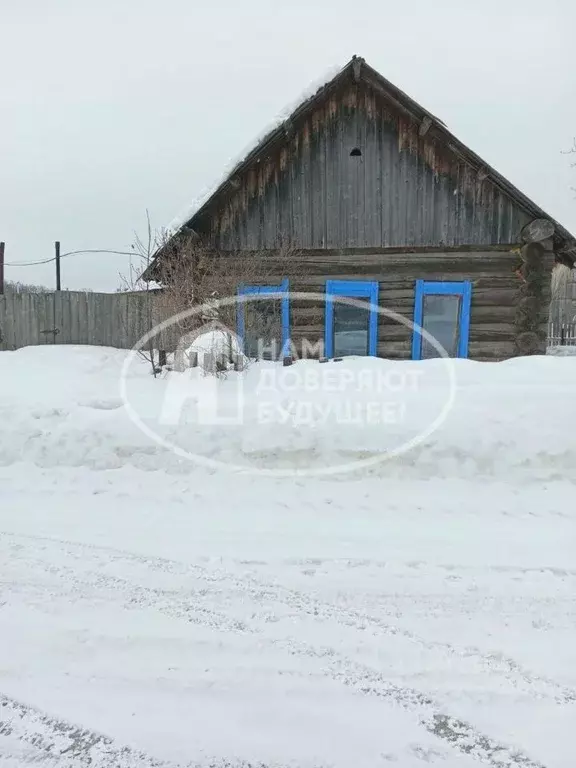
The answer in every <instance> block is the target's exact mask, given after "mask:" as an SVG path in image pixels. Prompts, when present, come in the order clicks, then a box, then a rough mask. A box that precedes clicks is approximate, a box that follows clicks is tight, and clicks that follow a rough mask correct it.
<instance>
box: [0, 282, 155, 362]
mask: <svg viewBox="0 0 576 768" xmlns="http://www.w3.org/2000/svg"><path fill="white" fill-rule="evenodd" d="M157 303H158V297H157V295H156V294H155V293H153V292H150V293H146V292H142V293H132V294H129V293H86V292H84V291H56V292H54V293H51V292H45V293H24V292H23V293H8V294H6V295H3V296H0V350H10V349H19V348H20V347H26V346H31V345H37V344H52V343H54V342H55V343H57V344H91V345H101V346H109V347H117V348H119V349H130V348H131V347H133V346H134V344H135V343H136V342H137V341H138V340H139V339H140V338H141V337H142V336H143V335H144V334H145V333H147V332H148V331H150V330H151V329H152V327H153V317H154V319H156V318H158V311H155V304H157ZM156 322H157V319H156ZM54 329H57V330H58V333H57V334H54V333H52V331H53V330H54Z"/></svg>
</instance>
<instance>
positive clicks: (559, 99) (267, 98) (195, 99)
mask: <svg viewBox="0 0 576 768" xmlns="http://www.w3.org/2000/svg"><path fill="white" fill-rule="evenodd" d="M575 30H576V3H574V0H547V1H546V2H541V0H538V1H537V2H536V0H481V1H480V0H436V1H435V2H431V1H430V0H410V2H398V0H394V2H388V0H355V1H354V2H350V1H349V0H290V2H287V1H284V2H277V0H233V1H232V0H210V2H198V0H0V31H1V35H0V71H1V72H2V75H1V77H0V94H1V99H0V150H1V151H0V162H1V165H0V240H4V241H6V261H7V262H8V263H12V262H19V261H20V262H21V261H31V260H39V259H43V258H50V257H51V256H52V255H53V243H54V240H61V241H62V250H63V252H65V251H70V250H76V249H81V248H113V249H119V250H124V249H128V248H129V245H130V243H131V242H132V241H133V233H134V230H138V231H141V232H142V231H144V228H145V210H146V209H147V208H148V209H149V210H150V215H151V217H152V223H153V225H155V226H157V227H161V226H163V225H167V224H168V223H169V222H170V221H171V220H172V219H173V218H174V216H176V215H177V214H178V213H179V212H180V211H181V210H182V208H183V207H185V206H186V205H187V204H188V203H189V202H190V201H191V200H193V199H194V198H196V197H197V196H198V195H199V194H200V193H202V191H203V190H204V189H205V188H206V187H207V186H211V185H212V183H213V182H214V180H215V179H218V178H219V177H220V175H221V173H222V170H223V168H224V167H225V166H227V165H228V164H229V163H230V161H231V159H234V158H236V157H237V156H238V154H239V153H241V152H242V150H243V149H245V148H246V146H247V145H249V144H250V143H251V141H252V140H253V139H254V137H256V136H257V135H258V134H260V133H261V131H262V129H263V128H264V127H265V126H266V125H267V124H269V123H270V121H271V120H273V119H274V117H275V116H276V115H277V114H278V113H280V112H282V110H283V109H284V107H285V105H286V104H287V103H291V102H293V101H294V99H296V98H297V97H298V95H299V93H300V92H301V91H303V90H305V89H306V88H307V87H308V86H309V84H310V82H311V81H315V80H317V78H318V77H319V76H321V75H322V74H323V72H324V71H326V70H328V69H330V68H332V67H333V66H334V65H344V64H345V63H346V62H347V60H348V59H349V58H350V57H351V56H352V55H353V54H358V55H360V56H363V57H364V58H365V59H366V60H367V62H368V63H369V64H370V65H371V66H373V67H374V68H375V69H377V70H379V71H380V72H381V73H382V74H383V75H384V76H385V77H387V78H388V79H390V80H392V81H393V82H394V83H396V84H397V85H398V86H399V87H400V88H402V89H403V90H405V91H407V92H408V94H409V95H410V96H412V97H413V98H414V99H416V101H419V102H420V103H421V104H422V105H423V106H424V107H426V108H427V109H428V110H430V111H431V112H433V113H434V114H435V115H437V116H438V117H439V118H440V119H442V120H444V122H445V123H446V124H447V125H448V127H449V128H450V130H452V132H453V133H455V134H456V135H457V136H458V137H459V138H460V139H461V140H462V141H464V142H465V143H466V144H468V145H469V146H470V147H471V148H472V149H473V150H474V151H475V152H477V153H478V154H480V155H481V156H483V157H484V159H485V160H486V161H487V162H489V163H490V164H491V165H493V166H494V167H496V168H497V169H498V170H499V171H501V172H502V173H503V174H504V175H505V176H507V177H508V178H509V179H510V180H511V181H512V182H513V183H514V184H516V185H517V186H518V187H520V189H521V190H522V191H523V192H525V193H526V194H527V195H528V196H529V197H531V198H532V199H533V200H534V201H535V202H536V203H538V204H539V205H540V206H542V207H543V208H544V209H545V210H546V211H548V213H550V214H551V215H552V216H554V217H555V218H557V219H558V220H559V221H561V223H562V224H564V226H566V227H567V228H568V229H570V230H571V231H572V232H576V194H575V193H574V192H573V191H572V189H571V187H572V186H576V169H574V168H572V167H571V158H570V157H569V156H567V155H566V154H563V151H565V150H567V149H568V148H569V147H570V146H571V145H572V141H573V137H574V136H575V135H576V65H575V60H574V49H573V39H574V31H575ZM575 159H576V158H575ZM126 262H127V259H126V258H124V257H121V256H113V255H109V254H104V255H82V256H75V257H74V256H73V257H70V258H67V259H66V260H64V261H63V263H62V280H63V286H64V287H67V288H74V289H81V288H92V289H93V290H113V289H114V288H115V287H116V286H117V285H118V284H119V279H118V273H119V272H125V271H126ZM6 277H7V279H9V280H21V281H25V282H34V283H43V284H45V285H47V286H50V287H52V286H53V285H54V266H53V264H50V265H46V266H33V267H12V266H8V267H7V269H6Z"/></svg>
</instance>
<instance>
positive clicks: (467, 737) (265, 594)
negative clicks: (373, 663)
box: [5, 534, 557, 768]
mask: <svg viewBox="0 0 576 768" xmlns="http://www.w3.org/2000/svg"><path fill="white" fill-rule="evenodd" d="M5 535H11V536H13V537H15V538H18V537H19V535H18V534H5ZM22 538H25V539H30V540H40V541H43V542H49V543H51V544H55V545H64V546H65V547H77V548H80V549H87V550H93V551H94V552H101V551H104V552H109V553H110V554H112V555H114V559H116V560H122V559H124V560H129V561H132V562H139V563H141V564H144V565H146V566H147V567H150V565H154V566H156V567H158V566H161V570H163V571H169V572H174V567H175V566H176V567H177V568H180V572H182V570H183V571H184V573H188V572H192V573H194V574H195V575H196V576H197V577H200V578H202V579H203V580H204V581H207V582H211V583H218V584H227V585H230V584H232V585H233V586H234V587H235V588H236V589H237V590H239V591H244V592H249V593H250V594H251V596H252V597H254V596H255V595H257V597H258V598H259V599H260V600H262V599H265V600H276V601H278V602H280V603H284V604H285V605H290V606H291V607H296V608H297V609H298V610H300V611H302V610H303V611H304V612H306V613H308V614H309V615H312V616H314V617H315V618H317V619H318V618H320V619H323V618H331V619H335V620H336V621H339V622H340V623H342V624H345V625H347V626H352V627H356V628H358V629H364V628H365V626H366V620H367V618H368V619H371V620H372V625H373V626H377V627H378V628H379V629H381V630H383V631H384V632H385V633H386V634H394V635H401V636H404V637H407V639H409V640H411V641H413V642H418V643H419V644H422V645H424V647H437V646H438V645H440V647H442V648H444V645H445V644H437V643H434V644H428V643H426V641H424V640H422V639H421V638H417V637H416V636H414V635H412V633H407V632H406V631H404V630H399V629H398V628H397V627H393V626H390V625H387V624H385V623H383V622H380V620H378V619H375V618H374V617H366V616H364V615H363V614H360V613H359V612H353V611H350V610H349V609H339V608H337V607H336V606H333V605H331V604H328V603H322V602H321V601H316V600H314V599H313V598H309V597H307V596H304V595H302V594H301V593H298V592H296V591H294V590H290V589H288V588H285V587H282V586H280V585H268V584H263V583H261V582H258V581H257V580H255V579H253V578H252V577H247V578H246V579H243V580H242V579H238V578H237V577H235V576H234V575H233V574H230V573H229V572H226V571H223V570H218V571H216V572H213V571H210V570H209V569H207V568H205V567H203V566H199V565H194V564H187V563H182V562H179V561H175V560H169V559H167V558H159V557H145V556H141V555H138V554H135V553H130V552H126V551H124V550H117V549H114V548H111V547H105V546H98V545H96V546H95V545H86V544H82V543H78V542H71V541H63V540H56V539H51V538H49V537H36V536H23V537H22ZM35 562H37V563H38V564H39V565H41V566H43V567H46V568H47V570H48V571H49V572H51V573H55V568H54V567H53V566H50V565H49V564H47V563H46V562H45V561H42V560H38V561H35ZM56 572H58V573H64V574H65V575H66V577H67V578H76V579H77V578H78V574H77V572H75V571H74V570H73V569H71V568H68V567H66V566H64V567H61V566H59V567H58V568H57V569H56ZM90 575H94V574H93V573H92V572H90ZM96 576H97V578H96V581H95V582H94V583H93V584H92V585H94V586H97V585H98V584H99V583H100V584H101V585H103V584H106V585H107V586H109V585H112V584H114V585H122V586H123V587H126V586H128V587H132V588H134V587H136V585H134V584H132V583H131V582H128V581H126V580H124V579H117V578H116V577H110V576H104V575H102V574H96ZM89 583H90V582H89ZM138 590H139V591H140V593H142V594H146V593H147V592H149V591H150V592H152V593H153V594H155V593H156V592H158V590H154V589H152V590H150V589H149V588H146V587H138ZM162 594H163V595H164V594H165V591H162ZM172 594H175V593H174V592H172ZM178 594H181V593H178ZM279 595H283V596H284V599H282V598H281V597H279ZM145 604H146V603H145ZM149 605H150V607H154V606H153V605H152V604H149ZM171 613H172V615H174V614H173V612H171ZM342 615H344V616H345V617H346V618H347V619H348V621H344V622H343V621H340V618H341V616H342ZM174 617H175V618H183V617H182V616H181V615H174ZM359 619H360V620H359ZM200 623H203V622H200ZM228 631H230V629H228ZM232 631H234V629H232ZM235 631H238V628H236V629H235ZM269 642H270V643H271V644H273V645H274V646H275V647H278V648H282V649H283V650H285V651H287V652H288V653H291V654H293V655H300V656H305V657H308V658H316V659H318V660H320V661H322V662H323V663H324V666H323V667H322V669H321V671H322V673H323V674H324V675H325V676H326V677H329V678H330V679H332V680H334V681H336V682H340V683H342V684H344V685H346V686H349V687H352V688H353V689H354V690H356V691H358V692H359V693H362V694H363V695H370V696H377V697H379V698H382V699H387V700H389V701H390V702H393V703H395V704H397V705H399V706H401V707H402V708H403V709H406V710H408V711H411V712H413V713H416V714H417V715H419V722H420V724H421V725H422V727H424V728H425V729H426V730H427V731H428V732H429V733H431V734H433V735H435V736H437V737H438V738H439V739H441V740H443V741H445V742H447V743H449V744H451V745H452V746H453V747H455V748H456V749H458V750H459V751H460V752H462V753H464V754H468V755H470V756H471V757H473V758H475V759H478V760H481V761H483V762H484V763H487V764H489V765H491V766H494V768H517V767H518V766H520V767H521V768H545V766H544V765H543V764H542V763H539V762H536V761H533V760H532V759H531V758H529V757H528V756H526V755H524V754H523V753H522V752H520V751H519V750H515V749H513V748H511V747H509V746H507V745H505V744H502V743H499V742H497V741H495V740H494V739H492V738H491V737H489V736H486V735H485V734H482V733H481V732H479V731H477V730H476V729H475V728H474V727H473V726H472V725H471V724H469V723H467V722H465V721H463V720H460V719H459V718H455V717H452V716H451V715H449V714H446V713H444V712H442V709H441V707H440V706H439V705H437V704H436V703H435V701H434V700H433V699H432V698H431V697H429V696H428V695H427V694H424V693H422V692H420V691H417V690H415V689H411V688H407V687H401V686H397V685H395V684H393V683H390V682H389V681H388V680H387V679H386V678H385V677H384V675H382V674H381V673H379V672H378V671H377V670H375V669H373V668H371V667H369V666H367V665H363V664H360V663H358V662H355V661H352V660H351V659H349V658H347V657H344V656H342V655H340V654H338V653H337V652H336V651H334V650H333V649H331V648H325V649H319V648H317V647H314V646H312V645H310V644H308V643H305V642H300V641H298V640H295V639H293V638H288V639H284V640H273V639H272V640H270V641H269ZM447 648H449V649H451V650H452V651H453V652H454V653H456V650H455V649H453V648H452V647H451V646H447ZM326 661H327V662H328V663H327V664H326ZM532 679H534V678H532ZM553 685H555V686H557V684H555V683H553ZM224 765H225V764H224ZM214 768H216V766H215V765H214ZM263 768H266V767H265V766H263Z"/></svg>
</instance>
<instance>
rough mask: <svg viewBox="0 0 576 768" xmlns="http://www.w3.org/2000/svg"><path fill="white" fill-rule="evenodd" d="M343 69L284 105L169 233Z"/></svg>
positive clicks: (328, 73) (173, 223)
mask: <svg viewBox="0 0 576 768" xmlns="http://www.w3.org/2000/svg"><path fill="white" fill-rule="evenodd" d="M341 71H342V65H333V66H332V67H330V68H329V69H328V70H326V72H325V73H324V75H323V76H322V77H319V78H315V79H314V80H312V81H311V82H310V83H309V85H308V87H307V88H306V89H305V90H304V91H302V92H301V93H300V95H299V96H298V98H296V99H293V100H292V101H291V102H289V103H288V104H287V105H286V106H285V107H284V109H282V110H281V111H280V112H279V113H278V114H277V115H276V117H275V118H274V119H273V120H271V121H270V122H269V123H268V125H266V127H265V128H264V129H263V130H262V131H260V132H259V133H258V135H257V136H256V138H255V139H254V140H253V141H252V142H251V143H250V144H249V145H248V146H246V147H245V148H244V149H243V151H242V152H241V153H240V154H238V155H236V156H235V157H234V158H233V159H231V160H230V162H229V163H228V164H227V165H226V167H225V169H224V171H223V173H222V174H220V176H219V177H218V179H217V180H216V181H215V182H214V183H213V184H210V185H209V186H208V187H206V188H205V189H204V190H203V191H202V193H201V194H199V195H198V196H197V197H196V198H194V200H192V202H191V203H189V204H188V205H186V206H184V207H183V209H182V210H181V212H180V214H178V215H177V216H176V217H175V218H174V219H173V220H172V221H171V222H170V224H169V225H168V227H167V230H168V234H169V235H175V234H176V233H177V232H178V231H179V230H181V229H182V227H183V226H184V225H185V224H186V223H187V222H188V221H190V219H191V218H192V217H193V216H195V215H196V213H198V211H199V210H200V208H202V206H203V205H205V203H207V202H208V200H209V199H210V198H211V197H212V195H213V194H214V193H215V192H216V190H217V189H218V188H219V187H220V186H221V185H222V184H223V183H224V182H225V181H226V179H228V178H229V177H230V176H232V175H233V174H234V171H235V170H236V168H238V166H239V165H240V164H241V163H242V162H243V160H244V159H245V158H246V157H247V156H248V155H249V154H250V152H253V151H254V150H255V149H256V148H257V147H258V146H259V145H260V144H262V143H264V141H265V139H266V138H267V137H268V136H269V135H270V134H271V133H272V132H273V131H275V130H276V129H277V128H278V127H279V126H281V125H282V123H284V122H285V121H286V120H287V119H288V118H289V117H290V115H291V114H292V113H293V112H294V111H295V110H296V109H297V108H298V107H299V106H300V105H301V104H303V103H304V102H305V101H307V100H308V99H310V98H312V96H314V95H315V94H316V93H317V92H318V91H319V90H320V89H321V88H323V87H324V86H325V85H326V84H327V83H329V82H330V81H331V80H333V79H334V77H336V75H337V74H338V73H339V72H341Z"/></svg>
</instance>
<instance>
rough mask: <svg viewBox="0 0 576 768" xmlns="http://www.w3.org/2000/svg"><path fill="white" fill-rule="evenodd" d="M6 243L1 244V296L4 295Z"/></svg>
mask: <svg viewBox="0 0 576 768" xmlns="http://www.w3.org/2000/svg"><path fill="white" fill-rule="evenodd" d="M4 247H5V246H4V243H0V296H2V294H3V293H4Z"/></svg>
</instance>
